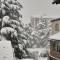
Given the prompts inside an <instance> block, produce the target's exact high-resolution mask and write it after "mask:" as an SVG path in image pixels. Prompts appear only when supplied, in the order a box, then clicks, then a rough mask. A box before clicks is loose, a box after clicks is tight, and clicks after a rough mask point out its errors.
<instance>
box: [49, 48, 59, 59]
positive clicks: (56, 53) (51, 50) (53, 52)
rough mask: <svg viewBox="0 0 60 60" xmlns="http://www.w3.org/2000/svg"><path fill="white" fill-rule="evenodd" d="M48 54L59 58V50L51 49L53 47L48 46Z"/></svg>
mask: <svg viewBox="0 0 60 60" xmlns="http://www.w3.org/2000/svg"><path fill="white" fill-rule="evenodd" d="M50 56H52V57H54V58H55V59H58V60H59V59H60V52H57V51H55V50H53V48H50Z"/></svg>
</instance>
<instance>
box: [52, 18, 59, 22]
mask: <svg viewBox="0 0 60 60" xmlns="http://www.w3.org/2000/svg"><path fill="white" fill-rule="evenodd" d="M59 20H60V18H56V19H53V20H51V22H54V21H59Z"/></svg>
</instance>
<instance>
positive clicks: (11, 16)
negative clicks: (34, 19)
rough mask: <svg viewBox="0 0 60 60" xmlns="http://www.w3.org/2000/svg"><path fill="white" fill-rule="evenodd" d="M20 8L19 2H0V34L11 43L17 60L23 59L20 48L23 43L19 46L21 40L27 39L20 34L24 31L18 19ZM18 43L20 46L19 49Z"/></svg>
mask: <svg viewBox="0 0 60 60" xmlns="http://www.w3.org/2000/svg"><path fill="white" fill-rule="evenodd" d="M22 8H23V6H22V5H21V3H20V1H19V0H0V33H1V35H2V36H4V37H5V38H6V39H7V40H10V41H11V43H12V47H13V48H14V52H15V56H16V57H17V58H19V59H21V58H23V51H22V50H23V49H22V50H21V48H22V47H21V46H23V44H24V43H23V44H21V43H22V41H21V40H23V39H25V40H26V39H27V38H26V36H25V35H24V33H22V32H23V31H24V28H23V25H22V23H21V20H20V17H21V18H22V15H21V13H20V11H21V9H22ZM19 43H20V44H21V46H20V47H19ZM24 46H25V45H24ZM24 48H25V47H24ZM25 50H26V49H25ZM26 52H27V51H26Z"/></svg>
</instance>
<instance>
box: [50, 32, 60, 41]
mask: <svg viewBox="0 0 60 60" xmlns="http://www.w3.org/2000/svg"><path fill="white" fill-rule="evenodd" d="M49 39H54V40H60V32H59V33H56V34H54V35H51V36H50V37H49Z"/></svg>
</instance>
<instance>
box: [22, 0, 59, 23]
mask: <svg viewBox="0 0 60 60" xmlns="http://www.w3.org/2000/svg"><path fill="white" fill-rule="evenodd" d="M52 1H53V0H22V2H23V4H22V5H23V9H22V15H23V22H24V23H29V22H30V17H31V16H39V17H40V16H43V15H47V16H48V17H52V18H54V17H60V5H55V4H54V5H52Z"/></svg>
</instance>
